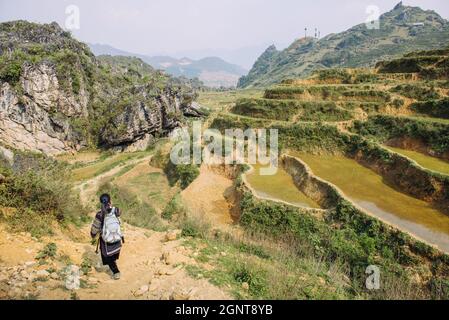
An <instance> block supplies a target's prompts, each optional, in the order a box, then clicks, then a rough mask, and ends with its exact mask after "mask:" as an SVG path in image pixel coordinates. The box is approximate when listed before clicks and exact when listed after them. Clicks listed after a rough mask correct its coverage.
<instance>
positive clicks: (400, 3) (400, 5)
mask: <svg viewBox="0 0 449 320" xmlns="http://www.w3.org/2000/svg"><path fill="white" fill-rule="evenodd" d="M403 7H404V5H403V4H402V1H399V3H398V4H397V5H395V6H394V8H393V10H398V9H401V8H403Z"/></svg>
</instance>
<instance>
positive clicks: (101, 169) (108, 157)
mask: <svg viewBox="0 0 449 320" xmlns="http://www.w3.org/2000/svg"><path fill="white" fill-rule="evenodd" d="M150 154H151V152H148V151H139V152H134V153H119V154H115V155H114V154H111V153H110V152H106V153H104V154H102V156H100V158H99V159H98V160H96V161H95V162H92V163H89V164H88V165H86V166H83V167H81V168H75V169H74V170H73V171H72V181H74V182H76V181H85V180H88V179H92V178H94V177H97V176H99V175H101V174H103V173H105V172H107V171H109V170H111V169H113V168H115V167H118V166H120V165H123V164H125V163H126V162H127V161H129V160H132V159H141V158H143V157H145V156H148V155H150Z"/></svg>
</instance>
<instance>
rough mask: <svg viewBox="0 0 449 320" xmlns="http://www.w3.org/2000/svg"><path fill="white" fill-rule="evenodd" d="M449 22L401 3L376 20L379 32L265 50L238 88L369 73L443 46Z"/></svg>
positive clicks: (356, 30) (357, 31)
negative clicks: (328, 72)
mask: <svg viewBox="0 0 449 320" xmlns="http://www.w3.org/2000/svg"><path fill="white" fill-rule="evenodd" d="M447 39H449V22H448V21H446V20H445V19H443V18H442V17H441V16H440V15H439V14H438V13H436V12H435V11H432V10H423V9H421V8H420V7H413V6H405V5H403V3H402V1H401V2H399V3H398V4H397V5H396V6H395V7H394V8H393V9H392V10H390V11H388V12H386V13H384V14H382V15H381V16H380V29H368V28H367V27H366V24H365V23H361V24H358V25H356V26H354V27H352V28H350V29H348V30H346V31H343V32H340V33H334V34H331V35H327V36H326V37H324V38H321V39H319V40H318V39H315V38H311V37H307V38H305V37H302V38H300V39H297V40H295V41H294V42H293V43H292V44H291V45H290V46H288V47H287V48H286V49H284V50H282V51H278V50H276V48H275V47H274V46H270V47H269V48H267V49H266V50H265V52H264V53H263V54H262V55H261V56H260V57H259V58H258V59H257V60H256V62H255V63H254V65H253V67H252V69H251V70H250V72H249V73H248V75H247V76H243V77H242V78H240V80H239V87H254V86H266V85H271V84H273V83H277V82H281V81H282V80H285V79H289V78H303V77H307V76H308V75H310V74H311V73H312V72H314V71H315V70H318V69H323V68H338V67H348V68H358V67H372V66H374V65H375V63H376V62H377V61H381V60H391V59H395V58H398V57H400V56H402V55H403V54H406V53H408V52H411V51H418V50H426V49H427V50H428V49H437V48H441V47H444V46H446V45H447Z"/></svg>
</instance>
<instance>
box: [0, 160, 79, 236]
mask: <svg viewBox="0 0 449 320" xmlns="http://www.w3.org/2000/svg"><path fill="white" fill-rule="evenodd" d="M0 174H1V175H3V176H4V179H3V181H2V182H0V203H1V211H2V213H3V214H2V218H1V219H2V220H4V221H5V222H6V223H7V224H8V225H9V226H10V227H11V228H12V229H13V230H16V231H27V232H30V233H31V234H32V235H33V236H44V235H48V234H51V232H52V222H53V221H57V222H59V223H61V224H65V223H68V222H72V223H75V224H78V225H79V224H80V223H82V222H85V221H86V219H87V218H88V217H87V211H86V209H85V208H84V207H83V206H82V205H80V203H79V199H78V194H77V193H76V192H74V191H73V190H72V188H73V186H72V185H71V184H70V183H69V182H68V181H69V177H70V171H69V170H68V167H67V166H66V165H65V164H63V163H58V162H56V161H55V160H52V159H50V158H47V157H45V156H41V155H35V154H29V153H17V154H16V156H15V158H14V166H13V167H11V166H10V165H9V164H8V163H7V162H2V163H0Z"/></svg>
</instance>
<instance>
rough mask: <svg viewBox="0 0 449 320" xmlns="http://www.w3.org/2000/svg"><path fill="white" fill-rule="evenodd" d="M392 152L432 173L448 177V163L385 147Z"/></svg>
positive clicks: (418, 153) (408, 151) (409, 151)
mask: <svg viewBox="0 0 449 320" xmlns="http://www.w3.org/2000/svg"><path fill="white" fill-rule="evenodd" d="M386 148H388V149H390V150H392V151H394V152H397V153H399V154H401V155H403V156H406V157H408V158H410V159H412V160H415V161H416V162H417V163H418V164H419V165H420V166H422V167H424V168H426V169H430V170H432V171H436V172H440V173H443V174H447V175H449V162H448V161H445V160H442V159H439V158H435V157H431V156H428V155H425V154H423V153H420V152H417V151H412V150H405V149H399V148H393V147H389V146H388V147H386Z"/></svg>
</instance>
